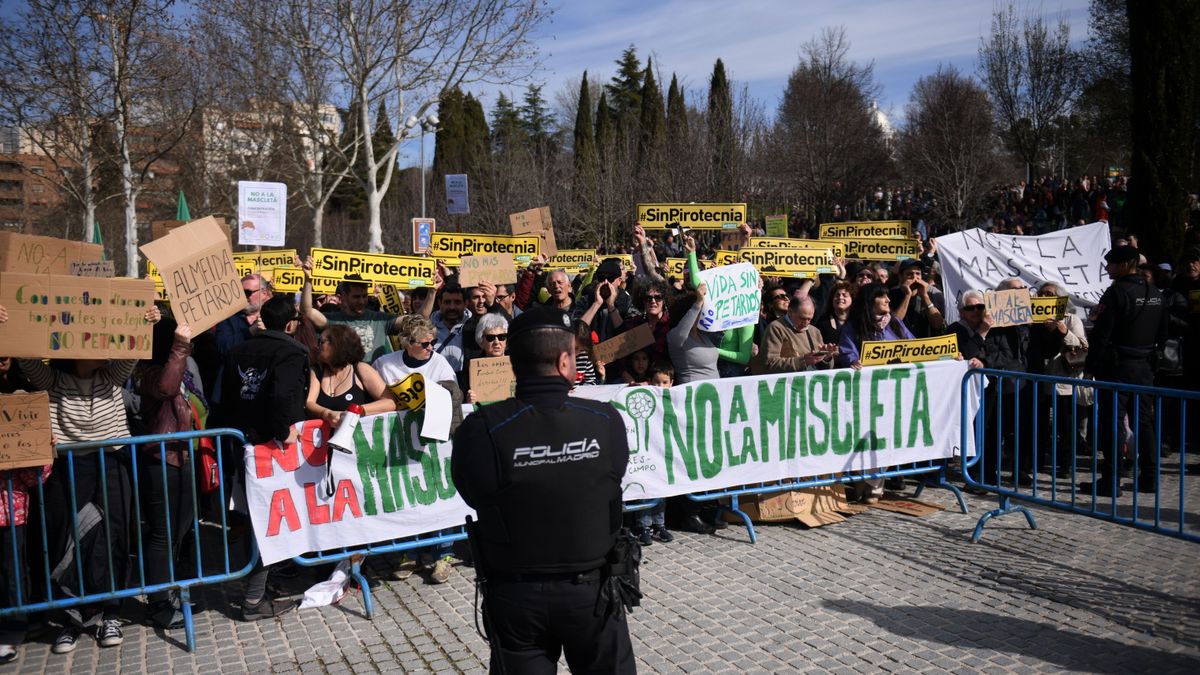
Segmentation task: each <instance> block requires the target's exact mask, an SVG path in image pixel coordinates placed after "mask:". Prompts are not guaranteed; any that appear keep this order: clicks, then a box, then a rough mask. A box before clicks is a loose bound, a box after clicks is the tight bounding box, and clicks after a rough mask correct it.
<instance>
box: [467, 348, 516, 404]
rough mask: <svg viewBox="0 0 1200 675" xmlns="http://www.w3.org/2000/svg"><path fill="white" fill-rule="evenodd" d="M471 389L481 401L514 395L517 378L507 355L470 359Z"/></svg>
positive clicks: (499, 399) (477, 399) (487, 401)
mask: <svg viewBox="0 0 1200 675" xmlns="http://www.w3.org/2000/svg"><path fill="white" fill-rule="evenodd" d="M470 368H471V370H470V378H471V379H470V383H471V391H473V392H475V400H476V401H479V402H480V403H490V402H492V401H503V400H504V399H506V398H508V397H510V396H512V395H513V387H514V386H515V385H516V382H517V380H516V378H515V377H514V376H513V371H512V362H511V361H509V358H508V357H507V356H495V357H492V358H478V359H471V361H470Z"/></svg>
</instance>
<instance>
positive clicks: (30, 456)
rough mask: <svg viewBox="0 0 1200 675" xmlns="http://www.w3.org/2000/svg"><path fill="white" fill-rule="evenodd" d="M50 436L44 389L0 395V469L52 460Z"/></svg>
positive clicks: (18, 467) (46, 399) (43, 463)
mask: <svg viewBox="0 0 1200 675" xmlns="http://www.w3.org/2000/svg"><path fill="white" fill-rule="evenodd" d="M50 438H51V430H50V396H49V395H48V394H47V393H46V392H44V391H39V392H37V393H36V394H5V395H3V396H0V470H7V469H20V468H23V467H27V466H45V465H47V464H53V463H54V444H53V443H52V442H51V441H50ZM0 508H5V509H7V508H8V505H7V504H5V505H4V506H2V507H0Z"/></svg>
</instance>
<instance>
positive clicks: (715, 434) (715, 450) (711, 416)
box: [693, 382, 722, 478]
mask: <svg viewBox="0 0 1200 675" xmlns="http://www.w3.org/2000/svg"><path fill="white" fill-rule="evenodd" d="M705 407H707V408H709V411H708V413H707V414H705V411H704V408H705ZM693 414H694V415H695V418H696V424H695V427H696V445H697V446H699V452H698V453H696V454H698V455H699V456H700V474H701V475H702V476H704V477H705V478H712V477H713V476H716V475H717V474H719V473H721V465H722V461H721V455H722V448H721V394H720V393H719V392H718V391H717V388H716V387H714V386H713V385H711V384H709V383H707V382H704V383H702V384H701V385H700V386H698V387H696V407H695V408H693ZM705 420H707V421H708V422H709V426H710V427H711V431H712V433H711V434H706V433H704V431H703V429H704V422H705ZM710 439H711V443H710Z"/></svg>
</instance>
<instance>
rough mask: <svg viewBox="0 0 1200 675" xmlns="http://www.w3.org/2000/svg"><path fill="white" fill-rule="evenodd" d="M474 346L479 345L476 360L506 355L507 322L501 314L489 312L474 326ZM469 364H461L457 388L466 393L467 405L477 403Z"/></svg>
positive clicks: (468, 362)
mask: <svg viewBox="0 0 1200 675" xmlns="http://www.w3.org/2000/svg"><path fill="white" fill-rule="evenodd" d="M475 344H477V345H479V350H480V352H479V355H478V356H476V357H475V358H477V359H493V358H496V357H498V356H504V355H505V354H507V353H508V320H507V319H505V318H504V315H503V314H499V313H497V312H489V313H487V314H484V315H483V316H481V317H479V322H478V323H477V324H475ZM470 373H471V362H470V361H467V362H466V363H465V364H463V369H462V370H461V371H459V373H458V386H459V388H461V389H463V390H464V391H466V392H467V403H478V401H479V400H478V399H477V398H476V397H475V391H474V390H472V389H471V382H470Z"/></svg>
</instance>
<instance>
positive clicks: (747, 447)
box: [738, 427, 758, 464]
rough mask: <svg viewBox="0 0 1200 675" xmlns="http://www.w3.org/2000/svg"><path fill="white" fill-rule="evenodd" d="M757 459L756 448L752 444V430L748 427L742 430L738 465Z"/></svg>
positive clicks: (753, 443)
mask: <svg viewBox="0 0 1200 675" xmlns="http://www.w3.org/2000/svg"><path fill="white" fill-rule="evenodd" d="M756 459H758V447H757V444H755V442H754V430H753V429H751V428H750V427H744V428H743V429H742V456H741V458H739V460H738V464H743V463H745V462H749V461H753V460H756Z"/></svg>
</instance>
